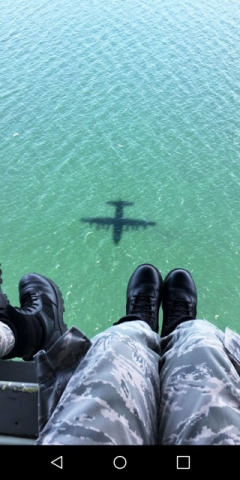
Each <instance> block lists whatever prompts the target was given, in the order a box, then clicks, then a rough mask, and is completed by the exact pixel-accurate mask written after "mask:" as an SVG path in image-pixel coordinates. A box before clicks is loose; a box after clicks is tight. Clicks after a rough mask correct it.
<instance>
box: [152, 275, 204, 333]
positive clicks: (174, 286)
mask: <svg viewBox="0 0 240 480" xmlns="http://www.w3.org/2000/svg"><path fill="white" fill-rule="evenodd" d="M162 309H163V324H162V331H161V337H165V336H166V335H168V334H169V333H171V332H172V331H173V330H174V329H175V328H176V327H177V326H178V325H179V324H180V323H182V322H186V321H187V320H195V319H196V315H197V290H196V286H195V283H194V281H193V278H192V276H191V275H190V273H189V272H188V271H187V270H183V269H181V268H177V269H174V270H172V271H171V272H169V273H168V275H167V276H166V278H165V279H164V284H163V301H162Z"/></svg>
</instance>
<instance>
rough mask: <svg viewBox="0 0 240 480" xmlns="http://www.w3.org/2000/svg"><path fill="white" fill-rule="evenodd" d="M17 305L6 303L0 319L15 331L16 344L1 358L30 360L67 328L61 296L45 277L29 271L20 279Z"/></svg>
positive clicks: (45, 348)
mask: <svg viewBox="0 0 240 480" xmlns="http://www.w3.org/2000/svg"><path fill="white" fill-rule="evenodd" d="M19 299H20V305H21V307H20V308H17V307H12V306H11V305H10V304H9V303H8V304H6V306H5V309H4V312H2V315H1V317H2V318H0V320H1V321H3V322H4V323H6V324H7V325H8V326H9V327H10V328H11V330H12V331H13V333H14V336H15V346H14V348H13V349H12V350H11V352H10V353H9V354H8V355H6V356H5V357H3V358H4V359H6V358H14V357H21V358H23V359H24V360H32V358H33V356H34V355H35V354H36V353H37V352H38V351H39V350H42V349H43V350H48V349H49V348H50V347H51V346H52V345H53V344H54V343H55V341H56V340H57V339H58V338H59V337H60V336H61V335H62V334H63V333H64V332H65V331H66V328H67V327H66V325H65V324H64V322H63V312H64V305H63V298H62V294H61V292H60V290H59V288H58V287H57V286H56V285H55V284H54V283H53V282H52V281H51V280H49V279H48V278H46V277H43V276H42V275H38V274H36V273H30V274H28V275H25V276H24V277H23V278H22V279H21V280H20V282H19Z"/></svg>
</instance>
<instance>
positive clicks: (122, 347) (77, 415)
mask: <svg viewBox="0 0 240 480" xmlns="http://www.w3.org/2000/svg"><path fill="white" fill-rule="evenodd" d="M60 343H61V342H60ZM59 346H60V345H59ZM55 347H56V344H55ZM69 349H70V350H71V342H70V343H69ZM41 355H42V356H40V358H38V361H39V363H40V364H41V362H42V361H43V353H42V354H41ZM45 355H48V353H47V354H45ZM54 355H55V359H51V361H54V362H55V361H56V358H57V357H58V352H57V351H56V348H55V354H54ZM54 375H55V377H56V378H58V372H57V371H56V369H55V373H54ZM60 377H61V374H60ZM40 380H41V379H40ZM42 380H43V379H42ZM57 383H58V382H57ZM60 383H61V382H60ZM159 394H160V392H159V336H158V335H157V334H156V333H154V332H153V331H152V330H151V328H150V327H149V326H148V325H147V324H146V323H145V322H143V321H139V320H138V321H131V322H125V323H122V324H120V325H116V326H112V327H110V328H109V329H107V330H106V331H105V332H103V333H101V334H99V335H97V336H95V337H94V338H93V339H92V341H91V346H90V348H89V349H88V350H87V352H86V353H85V355H84V356H83V358H81V360H80V362H79V363H78V364H77V366H76V368H75V370H74V372H73V373H72V375H71V377H70V379H69V381H68V382H67V384H66V387H65V389H64V391H63V393H62V395H61V397H60V399H59V401H58V403H57V405H56V406H55V409H54V410H53V413H52V415H51V417H50V419H49V420H48V422H47V423H46V425H45V427H44V428H43V430H42V431H41V433H40V435H39V440H38V444H39V445H50V444H62V445H141V444H155V443H157V441H158V423H159V411H158V409H159V404H160V403H159V402H160V396H159ZM40 402H41V399H40Z"/></svg>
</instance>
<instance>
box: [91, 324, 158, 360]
mask: <svg viewBox="0 0 240 480" xmlns="http://www.w3.org/2000/svg"><path fill="white" fill-rule="evenodd" d="M122 343H129V344H135V345H137V344H139V345H141V346H142V347H145V348H147V349H150V350H153V351H154V352H156V353H158V354H159V353H160V337H159V335H158V334H157V333H155V332H154V331H153V330H152V329H151V327H150V326H149V325H148V324H147V323H146V322H144V321H142V320H134V321H126V322H123V323H120V324H118V325H114V326H111V327H109V328H108V329H106V330H105V331H104V332H102V333H99V334H98V335H96V336H95V337H93V338H92V345H96V344H97V345H98V346H99V345H100V344H102V346H103V348H104V349H106V348H113V349H118V348H121V344H122Z"/></svg>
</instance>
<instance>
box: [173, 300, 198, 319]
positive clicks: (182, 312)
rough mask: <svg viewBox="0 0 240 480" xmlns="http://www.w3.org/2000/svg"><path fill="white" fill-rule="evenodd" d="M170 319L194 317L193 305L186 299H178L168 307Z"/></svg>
mask: <svg viewBox="0 0 240 480" xmlns="http://www.w3.org/2000/svg"><path fill="white" fill-rule="evenodd" d="M167 309H168V317H171V320H179V319H180V318H183V317H184V318H191V317H192V305H191V302H189V301H187V300H186V299H184V298H177V299H175V300H173V301H172V302H171V303H168V305H167Z"/></svg>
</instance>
